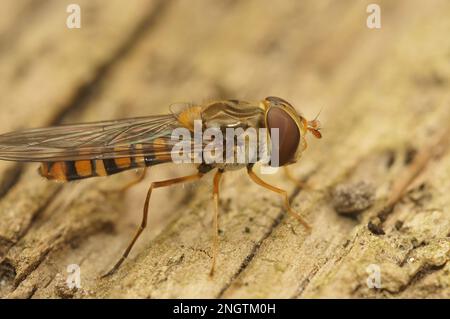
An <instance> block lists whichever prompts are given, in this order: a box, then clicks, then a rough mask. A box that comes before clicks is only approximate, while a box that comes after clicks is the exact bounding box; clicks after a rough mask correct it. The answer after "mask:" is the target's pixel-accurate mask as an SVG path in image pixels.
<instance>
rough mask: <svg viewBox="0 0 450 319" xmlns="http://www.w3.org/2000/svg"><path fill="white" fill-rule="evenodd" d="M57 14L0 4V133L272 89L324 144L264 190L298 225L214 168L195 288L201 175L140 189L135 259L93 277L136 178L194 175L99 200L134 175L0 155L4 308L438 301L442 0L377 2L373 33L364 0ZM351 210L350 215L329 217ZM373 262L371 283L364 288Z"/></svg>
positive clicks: (125, 235)
mask: <svg viewBox="0 0 450 319" xmlns="http://www.w3.org/2000/svg"><path fill="white" fill-rule="evenodd" d="M69 3H71V2H67V1H56V0H54V1H34V0H19V1H17V0H15V1H12V0H11V1H5V3H4V8H3V10H2V11H1V12H0V16H1V19H0V74H1V76H0V128H1V132H7V131H11V130H14V129H18V128H23V127H38V126H46V125H50V124H57V123H65V122H80V121H91V120H104V119H112V118H120V117H132V116H139V115H149V114H158V113H163V112H167V111H168V106H169V105H170V104H171V103H174V102H183V101H184V102H203V101H207V100H208V99H212V98H214V99H217V98H239V99H248V100H255V99H261V98H263V97H265V96H268V95H277V96H281V97H283V98H285V99H287V100H288V101H291V102H292V103H293V104H294V105H295V106H296V107H297V109H298V110H301V112H303V113H304V114H305V115H306V116H307V117H309V118H312V117H314V116H315V115H316V113H317V112H318V111H319V110H320V109H321V108H323V110H322V113H321V115H320V119H321V121H322V123H323V126H324V129H323V136H324V138H323V139H322V140H315V139H312V138H309V147H308V149H307V151H306V152H305V154H304V156H303V158H302V160H301V162H300V163H299V164H297V165H295V166H293V167H292V169H291V170H292V172H293V174H294V175H295V176H296V177H298V178H299V179H303V180H304V179H307V184H308V187H307V188H306V189H302V190H300V189H299V188H298V187H296V186H295V185H294V184H293V183H291V182H290V181H289V180H288V179H287V178H286V176H285V175H283V174H282V173H280V174H278V175H276V176H270V177H268V178H267V180H268V181H270V182H272V183H273V184H275V185H278V186H280V187H284V188H286V189H287V190H289V193H290V194H291V198H292V202H293V206H294V207H295V208H296V209H297V210H299V211H300V212H301V213H302V215H304V216H305V218H306V219H307V220H308V221H309V222H310V223H311V224H312V225H313V231H312V233H311V234H307V233H306V232H305V231H304V229H303V228H302V226H301V225H299V224H298V223H297V222H296V221H295V220H292V219H291V218H289V217H287V216H286V213H285V211H284V210H283V209H282V205H281V201H280V199H279V198H278V197H277V196H276V195H274V194H271V193H269V192H267V191H265V190H264V189H261V188H259V186H257V185H255V184H252V183H251V181H250V180H249V179H248V178H247V177H246V176H245V173H244V172H233V173H229V174H226V176H225V179H224V181H223V183H222V185H221V190H222V191H221V216H220V221H219V222H220V229H221V235H220V254H219V258H218V264H217V271H216V274H215V276H214V278H212V279H211V278H209V277H208V270H209V266H210V262H211V250H210V246H211V235H212V231H213V229H212V226H211V221H212V211H213V207H212V202H211V179H210V177H209V178H205V179H204V180H202V181H200V182H198V183H195V184H186V185H182V186H176V187H173V188H171V189H165V190H157V191H155V193H154V197H153V199H152V202H151V206H150V209H151V213H150V220H149V227H148V228H147V229H146V231H145V234H144V235H143V236H142V237H141V239H140V240H139V242H138V244H137V245H136V246H135V248H134V250H133V251H132V254H131V255H130V258H129V259H128V260H127V261H126V262H125V263H124V265H123V267H122V268H121V269H120V270H119V271H118V272H117V273H116V274H115V275H114V276H112V277H110V278H107V279H99V278H98V276H99V275H100V274H103V273H104V272H105V271H107V270H108V269H109V267H111V266H112V264H113V263H114V262H115V261H116V260H117V258H119V256H120V254H121V253H122V250H123V249H124V248H125V247H126V245H127V243H128V241H129V239H130V238H131V236H132V234H133V233H134V231H135V228H136V227H137V225H138V223H139V222H140V215H141V208H142V205H143V202H144V196H145V191H146V189H147V187H148V186H149V183H150V181H152V180H159V179H164V178H168V177H173V176H179V175H181V174H184V173H186V172H187V171H189V170H190V168H185V167H178V166H170V165H164V166H161V167H155V168H154V169H153V168H152V169H151V170H150V173H149V174H148V178H147V179H146V181H144V182H143V183H141V184H140V185H139V186H136V187H135V188H133V189H132V190H131V191H129V192H128V193H127V194H117V193H114V192H111V191H108V190H112V189H115V188H117V187H119V186H120V185H123V184H124V183H126V182H127V181H128V180H130V179H131V178H133V172H130V173H124V174H121V175H118V176H114V177H110V178H105V179H103V178H99V179H92V180H87V181H82V182H77V183H73V184H69V185H64V184H57V183H51V182H47V181H45V180H44V179H42V178H41V177H40V176H38V174H37V172H36V165H18V164H15V163H6V162H2V163H0V193H1V198H0V296H1V297H4V298H47V297H51V298H92V297H119V298H128V297H139V298H162V297H191V298H200V297H207V298H216V297H221V298H245V297H247V298H248V297H250V298H255V297H261V298H266V297H272V298H274V297H275V298H310V297H313V298H317V297H340V298H349V297H377V298H378V297H388V298H391V297H393V298H398V297H449V296H450V263H448V260H449V259H450V210H449V207H450V196H449V195H448V194H449V191H450V154H449V153H448V152H447V139H446V138H445V137H446V130H447V127H448V125H449V124H448V123H449V120H450V112H449V110H450V90H449V87H450V40H449V31H450V15H449V12H450V3H449V2H448V1H445V0H442V1H439V0H433V1H428V2H426V3H425V2H423V1H419V0H416V1H380V2H378V3H380V5H381V10H382V11H381V17H382V28H381V29H378V30H376V29H374V30H371V29H368V28H367V27H366V18H367V15H368V14H367V13H366V6H367V4H368V3H370V2H369V1H281V2H276V4H275V2H273V1H268V0H267V1H266V0H264V1H262V0H252V1H250V0H249V1H207V0H204V1H199V0H195V1H181V0H180V1H170V0H169V1H166V0H160V1H156V0H155V1H143V0H142V1H141V0H132V1H127V2H126V5H125V4H124V2H123V1H108V3H107V4H106V2H104V1H92V0H91V1H88V0H85V1H77V3H79V4H80V6H81V9H82V28H81V29H77V30H69V29H67V28H66V27H65V20H66V17H67V13H66V6H67V4H69ZM442 136H444V137H443V138H441V137H442ZM438 138H439V140H438ZM436 141H438V142H436ZM421 159H423V161H421ZM405 176H406V177H405ZM411 176H412V177H414V179H412V178H408V177H411ZM402 181H406V182H405V183H403V184H402ZM399 185H400V186H399ZM402 185H403V186H405V187H406V191H405V192H398V189H399V187H400V189H401V186H402ZM396 193H399V194H401V195H402V196H399V199H398V200H396V201H395V204H396V205H395V206H394V207H393V210H392V212H391V213H390V214H389V215H387V217H386V218H385V220H384V223H383V224H382V225H380V223H379V222H380V219H379V218H378V219H377V216H378V215H380V211H381V210H382V209H383V207H384V206H385V205H386V203H387V202H388V201H389V199H390V198H392V196H393V195H392V194H396ZM352 195H354V196H352ZM349 198H350V199H349ZM362 199H363V200H365V201H366V202H364V203H363V204H364V205H363V209H362V211H359V212H357V213H347V214H342V213H341V214H339V213H337V211H336V209H337V210H344V211H345V210H351V209H352V205H353V206H355V207H357V206H358V204H361V203H360V202H358V201H360V200H362ZM365 204H367V205H368V204H370V206H369V207H366V206H367V205H365ZM342 207H344V208H342ZM369 222H371V224H372V226H371V227H370V229H371V230H370V229H369V227H368V224H369ZM381 230H382V231H381ZM383 232H384V234H382V233H383ZM69 264H78V265H80V267H81V288H80V289H75V290H70V289H68V288H67V286H66V283H65V280H66V277H67V275H68V273H67V266H68V265H69ZM372 264H373V265H377V266H378V267H379V269H380V272H381V273H380V274H381V288H379V289H373V288H369V287H368V286H367V284H366V281H367V278H368V273H367V267H368V266H369V265H372Z"/></svg>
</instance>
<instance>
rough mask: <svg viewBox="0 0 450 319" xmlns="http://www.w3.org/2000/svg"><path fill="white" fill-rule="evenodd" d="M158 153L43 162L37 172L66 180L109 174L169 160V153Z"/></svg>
mask: <svg viewBox="0 0 450 319" xmlns="http://www.w3.org/2000/svg"><path fill="white" fill-rule="evenodd" d="M160 154H161V155H159V154H158V152H156V153H155V155H148V156H133V157H131V156H130V157H118V158H111V159H92V160H77V161H56V162H44V163H42V164H41V167H40V168H39V173H40V174H41V176H43V177H45V178H47V179H51V180H57V181H67V182H68V181H75V180H79V179H84V178H89V177H96V176H109V175H113V174H116V173H120V172H123V171H126V170H129V169H134V168H140V167H146V166H152V165H157V164H161V163H167V162H170V161H171V156H170V154H169V153H167V152H160Z"/></svg>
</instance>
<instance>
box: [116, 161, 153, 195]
mask: <svg viewBox="0 0 450 319" xmlns="http://www.w3.org/2000/svg"><path fill="white" fill-rule="evenodd" d="M146 173H147V166H145V167H144V168H143V169H142V170H141V171H140V172H139V175H138V176H137V177H136V178H135V179H133V180H132V181H130V182H128V184H126V185H124V186H123V187H121V188H119V189H118V191H119V192H120V193H123V192H126V191H127V190H129V189H130V188H131V187H133V186H134V185H136V184H139V183H140V182H142V181H143V180H144V178H145V175H146Z"/></svg>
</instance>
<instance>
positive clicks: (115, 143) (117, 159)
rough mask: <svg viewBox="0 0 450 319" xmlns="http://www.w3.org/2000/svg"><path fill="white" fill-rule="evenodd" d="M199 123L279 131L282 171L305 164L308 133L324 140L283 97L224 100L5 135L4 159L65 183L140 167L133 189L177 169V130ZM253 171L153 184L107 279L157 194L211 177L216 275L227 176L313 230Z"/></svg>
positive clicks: (203, 167) (219, 169)
mask: <svg viewBox="0 0 450 319" xmlns="http://www.w3.org/2000/svg"><path fill="white" fill-rule="evenodd" d="M196 120H201V121H202V122H201V123H203V124H202V128H203V129H206V128H208V127H218V128H219V129H220V130H225V129H226V128H229V127H233V128H236V127H241V128H249V127H251V128H256V129H257V128H268V129H273V128H276V129H278V130H279V131H278V132H279V145H278V152H279V160H278V165H277V166H278V167H281V166H286V165H288V164H291V163H295V162H296V161H297V160H298V159H299V158H300V156H301V154H302V152H303V151H304V150H305V148H306V146H307V144H306V140H305V135H306V134H307V132H310V133H312V134H313V135H314V136H315V137H316V138H321V133H320V123H319V121H318V120H317V119H314V120H312V121H308V120H306V119H305V118H304V117H303V116H302V115H301V114H299V113H298V112H297V111H296V110H295V109H294V107H293V106H292V105H291V104H290V103H288V102H287V101H285V100H283V99H281V98H278V97H267V98H265V99H264V100H262V101H259V102H245V101H240V100H222V101H214V102H210V103H206V104H203V105H186V106H185V107H183V109H181V110H180V111H178V112H171V113H169V114H166V115H158V116H148V117H139V118H130V119H121V120H111V121H103V122H92V123H84V124H74V125H60V126H55V127H48V128H39V129H30V130H24V131H18V132H12V133H7V134H3V135H0V159H1V160H7V161H21V162H39V163H41V165H40V167H39V173H40V174H41V175H42V176H43V177H45V178H47V179H49V180H56V181H64V182H68V181H73V180H79V179H85V178H89V177H95V176H108V175H112V174H116V173H119V172H123V171H125V170H129V169H135V168H142V169H143V173H142V174H141V176H140V177H139V178H138V179H137V180H136V181H134V182H132V183H130V184H129V185H128V186H131V185H132V184H134V183H137V182H138V181H140V180H142V179H143V176H144V174H145V169H146V168H147V167H149V166H153V165H157V164H161V163H169V162H172V156H171V155H172V148H173V146H174V143H175V142H174V140H173V139H172V138H171V132H172V131H173V130H174V129H176V128H179V127H182V128H186V129H188V130H189V131H190V132H192V131H193V127H194V125H193V123H194V121H196ZM270 137H271V136H270V133H268V134H267V136H266V138H267V139H269V140H270ZM253 165H254V163H240V164H227V163H216V164H214V163H213V164H208V163H205V162H201V163H199V164H197V165H196V166H197V173H195V174H193V175H188V176H182V177H177V178H173V179H168V180H162V181H155V182H152V183H151V185H150V187H149V189H148V191H147V196H146V198H145V204H144V208H143V214H142V221H141V224H140V226H139V228H138V229H137V231H136V233H135V235H134V237H133V238H132V240H131V242H130V243H129V245H128V246H127V249H126V250H125V251H124V253H123V254H122V257H121V258H120V259H119V260H118V261H117V262H116V264H115V265H114V267H113V268H112V269H111V270H110V271H109V272H108V273H107V274H106V275H110V274H112V273H114V272H115V271H116V270H117V269H118V268H119V267H120V265H121V264H122V263H123V262H124V261H125V259H126V258H127V256H128V254H129V253H130V251H131V249H132V247H133V245H134V243H135V242H136V240H137V239H138V237H139V236H140V234H141V233H142V231H143V230H144V228H145V227H146V225H147V216H148V207H149V202H150V197H151V194H152V191H153V190H154V189H156V188H161V187H166V186H170V185H174V184H179V183H184V182H190V181H194V180H198V179H200V178H201V177H202V176H204V175H205V174H206V173H208V172H210V171H213V170H215V171H216V172H215V175H214V178H213V199H214V239H213V246H212V250H213V257H212V265H211V271H210V274H211V275H212V274H213V272H214V269H215V263H216V256H217V250H218V240H219V237H218V232H219V227H218V215H219V182H220V179H221V177H222V174H223V173H224V172H225V171H227V170H234V169H239V168H246V170H247V173H248V175H249V177H250V178H251V180H252V181H253V182H255V183H256V184H259V185H260V186H262V187H265V188H266V189H269V190H270V191H272V192H275V193H277V194H279V195H280V196H282V197H283V199H284V205H285V207H286V210H287V212H288V213H289V214H290V215H292V216H293V217H295V218H296V219H297V220H298V221H300V222H301V223H302V224H303V225H304V226H305V227H306V228H307V229H309V225H308V224H307V223H306V222H305V221H304V220H303V218H302V217H301V216H300V215H299V214H298V213H296V212H295V211H294V210H293V209H292V208H291V207H290V204H289V200H288V195H287V192H286V191H285V190H283V189H280V188H277V187H275V186H272V185H270V184H268V183H266V182H265V181H263V180H262V179H261V178H260V177H258V175H256V173H255V172H254V171H253ZM125 188H127V187H125ZM106 275H105V276H106Z"/></svg>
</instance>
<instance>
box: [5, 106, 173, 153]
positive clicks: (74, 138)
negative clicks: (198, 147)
mask: <svg viewBox="0 0 450 319" xmlns="http://www.w3.org/2000/svg"><path fill="white" fill-rule="evenodd" d="M180 126H181V125H180V124H179V122H178V120H177V116H176V114H167V115H159V116H148V117H140V118H130V119H122V120H112V121H103V122H93V123H85V124H75V125H61V126H55V127H48V128H39V129H31V130H25V131H18V132H12V133H7V134H3V135H0V159H2V160H10V161H28V162H45V161H65V160H83V159H86V160H87V159H107V158H118V157H134V156H147V155H155V153H167V152H168V146H170V145H171V144H173V143H174V142H172V141H171V138H170V136H171V132H172V130H173V129H174V128H176V127H180ZM136 149H139V151H136Z"/></svg>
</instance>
